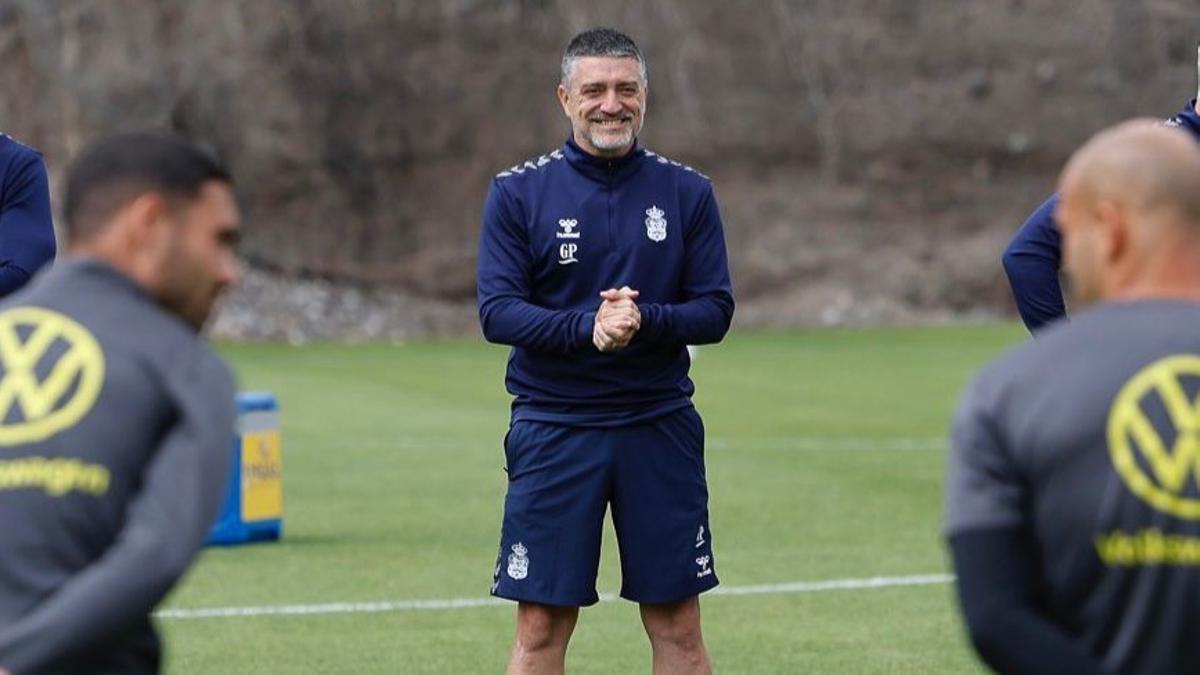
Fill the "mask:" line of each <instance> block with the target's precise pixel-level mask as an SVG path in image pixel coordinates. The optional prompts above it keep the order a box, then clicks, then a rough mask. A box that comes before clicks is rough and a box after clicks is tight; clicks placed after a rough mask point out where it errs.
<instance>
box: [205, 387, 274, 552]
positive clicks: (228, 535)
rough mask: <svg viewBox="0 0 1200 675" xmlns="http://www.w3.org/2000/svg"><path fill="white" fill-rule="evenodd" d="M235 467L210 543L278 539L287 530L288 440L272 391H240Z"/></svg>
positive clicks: (234, 455)
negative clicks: (285, 470)
mask: <svg viewBox="0 0 1200 675" xmlns="http://www.w3.org/2000/svg"><path fill="white" fill-rule="evenodd" d="M237 410H238V416H237V428H236V430H235V433H234V437H233V449H232V452H233V468H232V470H231V471H230V477H229V486H228V488H227V491H226V495H225V503H224V505H223V506H222V508H221V515H220V516H219V517H218V518H217V522H216V523H214V524H213V528H212V530H210V531H209V534H208V543H209V544H210V545H214V544H215V545H223V546H224V545H233V544H245V543H248V542H252V541H264V540H277V539H279V538H280V537H281V536H282V535H283V444H282V438H281V435H280V431H279V404H278V402H277V401H276V400H275V396H274V395H273V394H270V393H267V392H243V393H240V394H238V397H237Z"/></svg>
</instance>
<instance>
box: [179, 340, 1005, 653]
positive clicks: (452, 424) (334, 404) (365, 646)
mask: <svg viewBox="0 0 1200 675" xmlns="http://www.w3.org/2000/svg"><path fill="white" fill-rule="evenodd" d="M1023 339H1025V338H1024V333H1023V332H1022V330H1021V329H1020V328H1018V327H1016V326H1013V325H1006V326H984V327H942V328H913V329H870V330H811V331H799V332H787V333H750V332H744V333H738V332H735V333H733V334H732V335H731V336H730V337H729V339H728V340H726V342H725V343H724V344H721V345H717V346H713V347H705V348H702V350H701V353H700V356H699V358H698V359H697V361H696V363H695V364H694V367H693V377H694V379H695V380H696V383H697V395H696V404H697V407H698V408H699V409H700V412H701V414H702V415H703V417H704V419H705V423H706V426H707V432H708V439H709V447H708V450H707V461H708V473H709V483H710V489H711V509H712V528H713V536H714V543H715V546H716V554H717V570H718V572H719V573H720V575H721V580H722V585H723V586H725V587H742V586H750V585H762V584H779V583H786V582H795V581H822V580H829V579H855V578H864V577H875V576H906V575H919V574H931V573H943V572H946V571H947V567H948V566H947V561H946V554H945V551H944V549H943V547H942V544H941V541H940V539H939V536H938V529H939V519H940V513H941V475H942V468H943V463H944V457H945V449H944V447H941V444H940V443H939V439H941V438H943V437H944V435H945V432H946V426H947V422H948V418H949V415H950V412H951V410H952V408H953V405H954V400H955V398H956V396H957V394H958V392H959V390H960V389H961V387H962V385H963V384H964V382H965V381H966V378H967V376H968V374H969V373H970V372H971V371H972V370H974V369H975V368H977V367H978V366H980V365H981V364H983V363H984V362H985V361H986V360H988V359H990V358H991V357H993V356H995V355H998V354H999V353H1001V352H1002V351H1003V350H1004V349H1005V348H1006V347H1007V346H1009V345H1013V344H1016V343H1017V342H1019V341H1021V340H1023ZM221 351H222V352H223V354H224V355H225V356H227V357H228V358H229V360H230V361H231V362H232V363H233V364H234V366H235V368H236V370H237V371H238V374H239V378H240V381H241V386H242V388H244V389H266V390H270V391H273V392H275V394H276V395H277V396H278V397H279V400H280V404H281V408H282V419H283V434H284V435H283V439H284V485H285V507H284V508H285V521H284V530H285V535H284V541H283V542H282V543H279V544H260V545H253V546H248V547H241V548H233V549H212V550H207V551H206V552H205V553H204V554H203V556H202V557H201V559H200V561H199V563H198V564H197V566H196V567H195V568H194V569H193V571H192V572H191V573H190V574H189V576H188V577H187V578H186V580H185V582H184V583H183V584H182V585H181V586H180V587H179V588H178V589H177V590H176V592H175V593H173V594H172V595H171V597H170V598H168V600H167V602H166V603H165V604H164V607H166V608H179V609H193V608H203V607H244V606H275V605H306V604H321V603H330V602H358V601H362V602H373V601H404V600H419V599H449V598H483V597H486V595H487V591H488V588H489V584H490V581H491V572H492V566H493V563H494V560H495V556H496V546H497V536H498V531H499V525H500V509H501V504H502V501H503V494H504V473H503V471H502V465H503V452H502V450H501V449H500V441H501V438H502V437H503V434H504V431H505V429H506V426H507V419H508V396H507V395H506V394H505V392H504V390H503V371H504V363H505V356H506V350H505V349H504V348H502V347H497V346H493V345H484V344H481V343H478V342H475V341H469V340H464V341H447V342H425V343H414V344H407V345H399V346H394V345H368V346H332V345H317V346H307V347H286V346H265V345H264V346H257V345H243V346H223V347H222V348H221ZM605 536H606V540H605V549H604V557H603V561H602V563H601V571H600V579H599V582H598V587H599V590H600V591H601V592H602V593H604V592H608V593H614V592H615V591H616V590H617V589H618V587H619V579H618V574H619V568H618V565H617V559H616V546H615V544H614V542H613V539H612V535H611V531H608V532H606V535H605ZM702 608H703V613H704V622H705V625H704V628H705V638H706V641H707V643H708V647H709V651H710V654H711V656H712V659H713V664H714V667H715V669H716V670H717V671H718V672H724V673H785V672H809V673H963V672H978V666H977V665H976V663H975V660H974V657H973V656H972V655H971V653H970V651H969V649H968V647H967V645H966V642H965V638H964V637H963V633H962V630H961V628H960V626H959V623H958V616H957V614H956V612H955V609H954V605H953V596H952V593H951V588H950V586H949V585H947V584H933V585H926V586H913V587H894V588H878V589H863V590H830V591H819V592H804V593H764V594H758V595H743V596H733V595H728V596H707V597H705V599H704V600H703V601H702ZM513 614H514V608H513V606H511V605H503V606H482V607H473V608H466V609H437V610H400V611H390V612H382V613H347V614H317V615H309V616H271V617H240V618H202V619H179V618H172V619H161V620H160V621H159V625H160V626H161V628H162V631H163V634H164V637H165V640H166V649H167V672H169V673H255V674H264V673H301V672H303V673H310V672H329V673H335V672H336V673H485V672H503V669H504V665H505V662H506V659H507V656H508V649H509V644H510V641H511V638H512V628H513ZM649 653H650V650H649V645H648V644H647V642H646V640H645V638H644V635H643V634H642V631H641V626H640V623H639V621H638V617H637V610H636V607H635V606H633V605H631V604H629V603H626V602H623V601H619V602H610V603H602V604H600V605H597V606H596V607H592V608H588V609H585V610H584V611H583V613H582V616H581V619H580V623H579V627H578V629H577V630H576V633H575V637H574V639H573V641H572V646H571V650H570V652H569V655H568V663H567V666H568V670H569V671H571V672H575V673H629V672H648V671H649V666H650V656H649Z"/></svg>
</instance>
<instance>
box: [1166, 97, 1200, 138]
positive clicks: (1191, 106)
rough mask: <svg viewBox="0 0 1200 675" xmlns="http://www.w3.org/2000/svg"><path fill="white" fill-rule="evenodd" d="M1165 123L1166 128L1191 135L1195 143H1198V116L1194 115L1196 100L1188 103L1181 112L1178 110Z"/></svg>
mask: <svg viewBox="0 0 1200 675" xmlns="http://www.w3.org/2000/svg"><path fill="white" fill-rule="evenodd" d="M1166 123H1167V126H1172V127H1177V128H1179V129H1183V130H1184V131H1186V132H1188V133H1189V134H1191V135H1192V138H1193V139H1195V140H1196V142H1197V143H1200V115H1197V114H1196V99H1192V100H1190V101H1188V102H1187V105H1185V106H1184V107H1183V110H1180V111H1179V113H1178V114H1176V115H1175V116H1174V117H1172V118H1171V119H1169V120H1167V122H1166Z"/></svg>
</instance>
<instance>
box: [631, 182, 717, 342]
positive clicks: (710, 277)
mask: <svg viewBox="0 0 1200 675" xmlns="http://www.w3.org/2000/svg"><path fill="white" fill-rule="evenodd" d="M684 256H685V259H684V273H683V279H682V295H683V302H680V303H675V304H654V303H645V304H642V303H639V304H638V308H639V309H640V310H641V313H642V327H641V329H640V330H639V331H638V335H637V338H636V339H637V340H652V341H655V342H670V343H673V344H690V345H703V344H711V343H714V342H720V341H721V339H722V338H724V337H725V333H727V332H728V331H729V324H730V322H731V321H732V320H733V285H732V283H731V282H730V280H729V262H728V259H727V253H726V251H725V230H724V227H723V225H722V224H721V213H720V211H719V210H718V208H717V200H716V198H715V197H714V196H713V192H712V187H711V186H709V187H708V189H707V190H706V191H705V192H704V194H703V196H702V197H701V199H700V201H699V203H698V205H697V207H696V212H695V215H694V216H693V217H692V223H691V227H689V228H688V229H687V230H686V231H685V232H684Z"/></svg>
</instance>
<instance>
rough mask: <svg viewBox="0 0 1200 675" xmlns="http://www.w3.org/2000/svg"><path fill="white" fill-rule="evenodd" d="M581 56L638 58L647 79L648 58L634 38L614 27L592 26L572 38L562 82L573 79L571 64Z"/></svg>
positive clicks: (565, 56) (563, 63)
mask: <svg viewBox="0 0 1200 675" xmlns="http://www.w3.org/2000/svg"><path fill="white" fill-rule="evenodd" d="M581 56H618V57H627V58H631V59H637V62H638V68H639V69H640V70H641V72H642V79H643V80H644V79H646V58H645V57H644V56H642V50H640V49H638V46H637V44H635V43H634V41H633V38H631V37H629V36H628V35H626V34H624V33H622V32H621V31H619V30H616V29H613V28H590V29H588V30H585V31H583V32H582V33H580V34H578V35H576V36H575V37H573V38H571V41H570V42H568V43H567V49H566V51H564V52H563V57H562V83H563V84H564V85H565V84H567V83H568V82H569V81H570V79H571V66H572V65H573V64H574V62H575V59H577V58H579V57H581Z"/></svg>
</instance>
